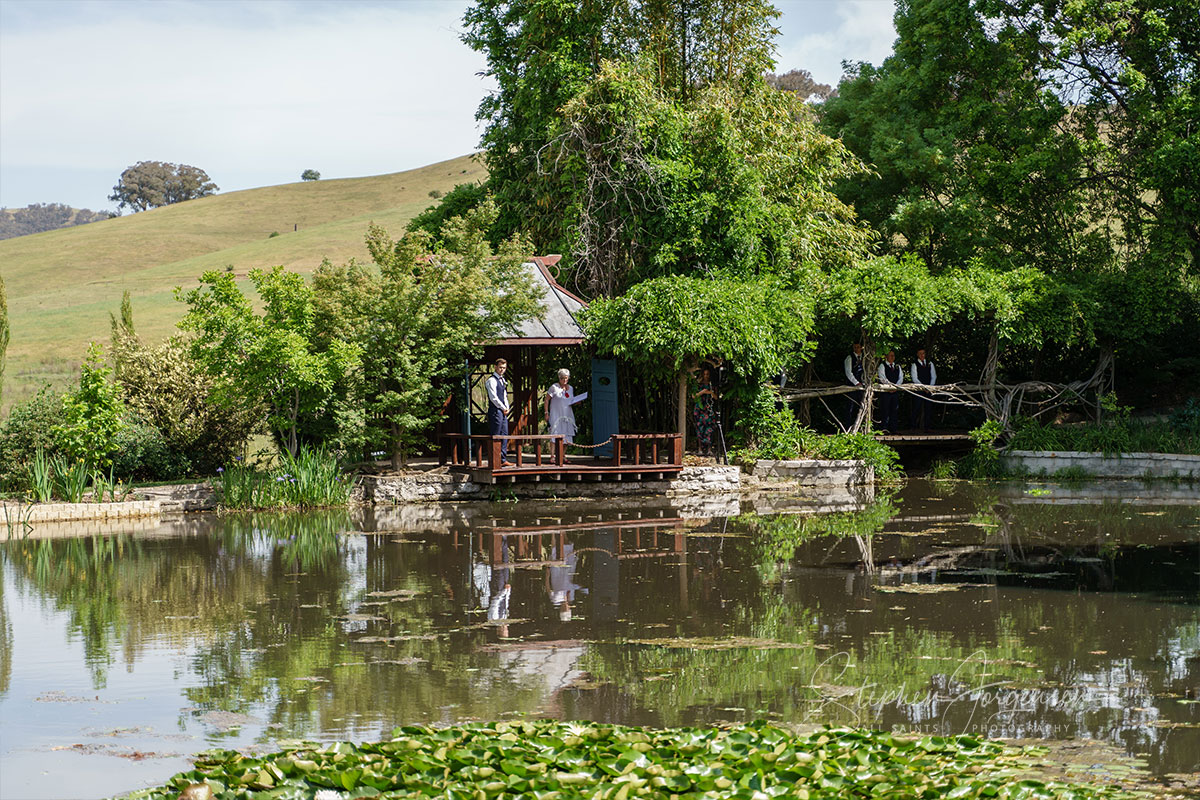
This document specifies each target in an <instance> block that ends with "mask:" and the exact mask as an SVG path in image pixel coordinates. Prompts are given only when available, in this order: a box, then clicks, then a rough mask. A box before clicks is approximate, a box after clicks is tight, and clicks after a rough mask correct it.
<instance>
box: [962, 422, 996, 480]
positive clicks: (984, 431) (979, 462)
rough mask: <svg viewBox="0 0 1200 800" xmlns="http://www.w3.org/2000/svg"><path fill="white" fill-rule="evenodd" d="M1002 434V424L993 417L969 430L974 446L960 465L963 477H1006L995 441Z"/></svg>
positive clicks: (979, 478)
mask: <svg viewBox="0 0 1200 800" xmlns="http://www.w3.org/2000/svg"><path fill="white" fill-rule="evenodd" d="M1003 434H1004V425H1003V424H1002V423H1001V422H1000V421H999V420H995V419H989V420H986V421H985V422H984V423H983V424H982V425H980V426H979V427H978V428H975V429H974V430H973V431H971V433H970V435H971V441H972V442H974V444H975V446H974V448H973V449H972V450H971V452H970V453H968V454H967V455H966V457H964V458H963V460H962V463H961V465H960V466H961V467H962V469H961V472H962V474H963V477H965V478H971V479H975V480H986V479H990V478H1004V477H1007V472H1006V471H1005V469H1004V467H1003V465H1001V463H1000V451H999V450H997V449H996V441H997V440H998V439H999V438H1000V437H1001V436H1002V435H1003Z"/></svg>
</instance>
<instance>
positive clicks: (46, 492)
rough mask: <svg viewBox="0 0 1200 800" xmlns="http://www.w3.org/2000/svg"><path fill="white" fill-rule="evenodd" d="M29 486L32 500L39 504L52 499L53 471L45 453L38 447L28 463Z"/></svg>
mask: <svg viewBox="0 0 1200 800" xmlns="http://www.w3.org/2000/svg"><path fill="white" fill-rule="evenodd" d="M29 486H30V489H32V491H33V499H35V500H37V501H38V502H39V503H49V502H50V501H51V500H52V499H53V498H54V470H53V468H52V467H51V466H50V459H48V458H46V451H45V450H43V449H42V448H41V447H39V448H38V449H37V450H36V451H35V452H34V454H33V459H32V460H30V462H29Z"/></svg>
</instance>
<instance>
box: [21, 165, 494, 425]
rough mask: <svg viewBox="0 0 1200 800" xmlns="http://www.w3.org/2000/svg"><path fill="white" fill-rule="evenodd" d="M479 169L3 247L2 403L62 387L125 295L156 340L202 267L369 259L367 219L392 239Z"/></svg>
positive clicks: (228, 197)
mask: <svg viewBox="0 0 1200 800" xmlns="http://www.w3.org/2000/svg"><path fill="white" fill-rule="evenodd" d="M485 174H486V173H485V171H484V169H483V167H482V166H481V165H480V164H478V163H476V162H474V161H472V160H471V159H470V157H469V156H464V157H461V158H456V159H454V160H452V161H444V162H442V163H439V164H432V165H430V166H427V167H421V168H420V169H415V170H409V171H407V172H397V173H393V174H391V175H377V176H374V177H369V178H348V179H344V180H322V181H310V182H304V183H290V184H285V185H282V186H269V187H265V188H262V189H249V190H246V191H242V192H230V193H228V194H219V195H214V196H213V197H204V198H201V199H199V200H192V201H189V202H187V203H179V204H177V205H172V206H166V207H165V208H157V209H154V210H152V211H144V212H142V213H140V214H133V215H130V216H126V217H119V218H117V219H111V220H106V221H103V222H94V223H91V224H89V225H83V226H80V227H75V228H63V229H60V230H55V231H48V232H46V233H38V234H33V235H31V236H21V237H18V238H15V239H8V240H4V241H0V274H3V276H4V281H5V284H6V288H7V290H8V309H9V319H10V321H11V324H12V340H11V342H10V344H9V347H8V367H7V369H6V371H5V376H4V405H5V407H9V406H11V405H12V404H13V403H15V402H20V401H21V400H23V399H25V398H27V397H29V396H30V395H31V394H32V393H33V392H36V391H37V388H38V387H39V386H40V385H41V384H43V383H51V384H53V385H55V386H63V385H65V384H66V383H68V382H69V381H70V380H71V379H72V378H73V375H74V373H75V371H76V370H77V369H78V365H79V362H80V361H81V360H82V359H83V357H84V355H85V354H86V351H87V345H88V342H89V341H99V342H102V343H107V341H108V336H109V316H108V315H109V313H110V312H115V311H117V310H118V308H119V306H120V303H121V293H122V292H123V291H124V290H126V289H128V290H129V291H130V293H131V295H132V296H133V312H134V321H135V323H136V325H137V329H138V332H139V333H140V334H142V336H143V337H145V338H147V339H157V338H161V337H163V336H166V335H169V334H170V333H171V332H172V331H173V330H174V326H175V323H176V322H177V321H178V319H179V317H180V315H181V309H182V305H181V304H180V303H178V302H177V301H176V300H175V299H174V298H173V291H174V288H175V287H176V286H184V287H190V286H192V285H194V284H195V283H196V278H197V277H198V276H199V275H200V273H202V272H203V271H204V270H207V269H224V268H225V267H226V266H227V265H233V268H234V270H235V271H236V273H237V274H238V275H239V276H242V277H244V276H245V275H246V274H247V273H248V272H249V270H250V269H251V268H253V267H270V266H274V265H276V264H282V265H284V266H286V267H288V268H290V269H295V270H300V271H310V270H312V269H313V268H315V267H316V266H317V265H318V264H320V263H321V259H323V258H329V259H330V260H331V261H333V262H336V263H340V262H344V261H347V260H349V259H350V258H351V257H357V258H359V259H366V258H368V256H367V251H366V247H365V246H364V245H363V236H364V234H365V233H366V229H367V225H368V224H369V223H371V222H375V223H378V224H379V225H382V226H384V227H385V228H387V229H388V230H390V231H392V232H393V233H394V234H395V235H399V233H400V232H401V231H402V229H403V227H404V225H405V223H407V222H408V220H410V219H412V217H413V216H415V215H416V214H418V213H420V212H421V211H422V210H424V209H425V208H426V207H428V206H429V205H431V204H432V203H433V202H435V201H434V200H433V199H431V198H430V196H429V194H430V192H431V191H433V190H438V191H440V192H443V193H444V192H446V191H449V190H450V189H452V188H453V187H454V186H455V185H456V184H459V183H465V182H467V181H474V180H481V179H482V178H484V176H485ZM274 232H278V233H279V235H278V236H275V237H272V236H271V234H272V233H274Z"/></svg>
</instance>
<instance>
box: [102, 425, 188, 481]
mask: <svg viewBox="0 0 1200 800" xmlns="http://www.w3.org/2000/svg"><path fill="white" fill-rule="evenodd" d="M112 472H113V474H114V475H117V476H118V477H121V478H126V479H129V480H141V481H163V480H173V479H175V478H182V477H185V476H187V475H190V474H192V462H191V460H189V459H188V457H187V456H186V455H184V454H182V453H179V452H177V451H175V450H174V449H173V448H172V447H171V445H170V443H169V442H167V440H166V438H165V437H164V436H163V434H162V431H160V430H159V429H158V428H156V427H155V426H154V425H153V424H152V423H150V422H148V421H147V420H146V419H145V418H143V417H142V416H141V415H139V414H137V413H130V414H127V415H126V417H125V425H124V427H123V428H122V429H121V432H120V433H119V434H118V435H117V454H116V455H115V456H114V457H113V466H112Z"/></svg>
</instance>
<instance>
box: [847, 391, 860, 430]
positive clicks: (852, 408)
mask: <svg viewBox="0 0 1200 800" xmlns="http://www.w3.org/2000/svg"><path fill="white" fill-rule="evenodd" d="M862 401H863V390H862V389H859V390H858V391H855V392H850V394H848V395H846V425H845V427H846V428H847V429H849V428H851V427H853V425H854V420H856V419H857V418H858V410H859V409H860V408H862Z"/></svg>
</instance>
